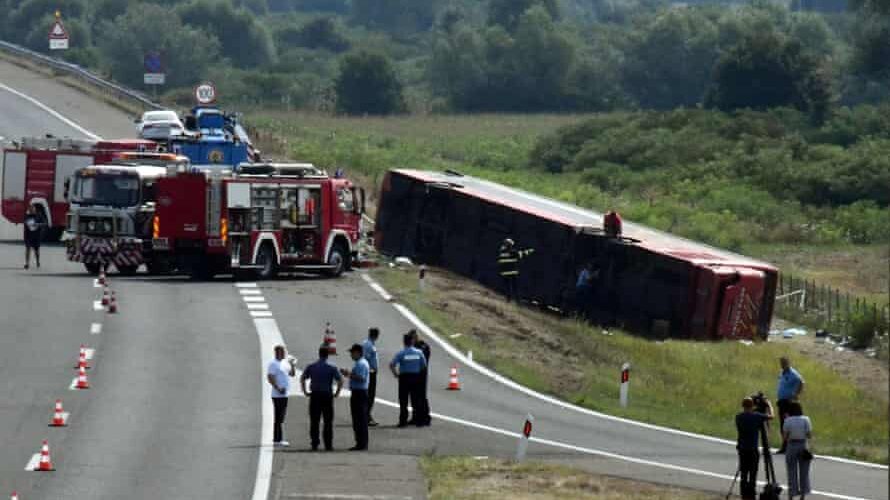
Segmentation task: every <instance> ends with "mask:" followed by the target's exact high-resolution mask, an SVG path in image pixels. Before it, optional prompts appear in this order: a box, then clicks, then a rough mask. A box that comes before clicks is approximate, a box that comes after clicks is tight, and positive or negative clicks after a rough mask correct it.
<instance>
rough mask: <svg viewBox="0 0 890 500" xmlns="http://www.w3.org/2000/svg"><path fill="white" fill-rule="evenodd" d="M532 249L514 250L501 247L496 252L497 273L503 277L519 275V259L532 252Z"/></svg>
mask: <svg viewBox="0 0 890 500" xmlns="http://www.w3.org/2000/svg"><path fill="white" fill-rule="evenodd" d="M534 251H535V250H534V249H532V248H529V249H526V250H516V249H515V248H512V249H511V248H506V247H503V246H502V247H501V251H500V253H498V273H499V274H500V275H501V276H503V277H510V276H519V261H520V260H522V259H524V258H525V257H527V256H529V255H531V254H532V253H534Z"/></svg>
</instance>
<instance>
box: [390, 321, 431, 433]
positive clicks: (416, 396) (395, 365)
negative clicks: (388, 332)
mask: <svg viewBox="0 0 890 500" xmlns="http://www.w3.org/2000/svg"><path fill="white" fill-rule="evenodd" d="M402 343H403V344H404V345H405V347H404V348H403V349H402V350H401V351H399V352H398V353H397V354H396V355H395V357H393V358H392V361H391V362H390V363H389V369H390V370H391V371H392V374H393V375H394V376H395V377H396V378H398V379H399V427H405V426H406V425H408V401H409V400H410V401H411V407H412V408H413V410H414V415H413V417H414V418H413V419H412V420H414V421H415V422H416V421H417V417H418V416H419V412H418V411H419V409H420V408H421V405H422V403H421V402H420V395H421V390H420V387H421V378H420V377H421V375H420V372H421V371H422V370H423V369H424V367H426V358H425V357H424V356H423V353H422V352H421V351H420V349H417V348H416V347H414V339H413V337H411V335H410V334H407V333H406V334H405V335H404V336H403V337H402Z"/></svg>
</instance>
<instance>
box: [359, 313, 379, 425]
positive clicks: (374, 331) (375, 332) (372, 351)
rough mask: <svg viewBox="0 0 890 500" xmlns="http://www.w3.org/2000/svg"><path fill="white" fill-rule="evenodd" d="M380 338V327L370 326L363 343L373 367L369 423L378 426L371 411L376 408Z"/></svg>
mask: <svg viewBox="0 0 890 500" xmlns="http://www.w3.org/2000/svg"><path fill="white" fill-rule="evenodd" d="M378 338H380V329H379V328H369V329H368V338H366V339H365V341H364V342H363V343H362V352H363V356H364V357H365V359H366V360H367V361H368V366H369V367H370V369H371V375H370V378H369V380H368V425H369V426H371V427H375V426H377V422H375V421H374V417H373V416H372V414H371V411H372V410H373V409H374V399H375V398H376V397H377V366H378V359H377V339H378Z"/></svg>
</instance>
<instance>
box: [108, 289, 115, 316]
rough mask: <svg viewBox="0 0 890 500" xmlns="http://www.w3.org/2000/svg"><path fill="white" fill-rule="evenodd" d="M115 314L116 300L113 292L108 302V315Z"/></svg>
mask: <svg viewBox="0 0 890 500" xmlns="http://www.w3.org/2000/svg"><path fill="white" fill-rule="evenodd" d="M116 313H117V299H116V298H115V297H114V292H111V300H110V301H109V302H108V314H116Z"/></svg>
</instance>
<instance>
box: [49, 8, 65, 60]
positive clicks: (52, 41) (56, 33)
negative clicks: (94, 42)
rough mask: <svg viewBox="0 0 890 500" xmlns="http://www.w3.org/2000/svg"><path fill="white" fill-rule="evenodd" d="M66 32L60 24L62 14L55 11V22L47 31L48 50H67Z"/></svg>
mask: <svg viewBox="0 0 890 500" xmlns="http://www.w3.org/2000/svg"><path fill="white" fill-rule="evenodd" d="M68 39H69V37H68V31H67V30H66V29H65V25H64V24H62V13H61V12H59V11H56V21H55V22H54V23H53V26H52V28H50V30H49V50H68Z"/></svg>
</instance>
